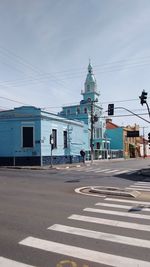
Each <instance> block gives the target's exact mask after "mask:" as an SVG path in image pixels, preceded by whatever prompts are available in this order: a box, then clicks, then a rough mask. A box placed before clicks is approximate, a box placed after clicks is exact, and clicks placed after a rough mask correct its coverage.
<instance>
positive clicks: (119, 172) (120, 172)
mask: <svg viewBox="0 0 150 267" xmlns="http://www.w3.org/2000/svg"><path fill="white" fill-rule="evenodd" d="M128 171H129V170H124V171H118V172H116V174H122V173H126V172H128Z"/></svg>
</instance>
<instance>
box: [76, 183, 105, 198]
mask: <svg viewBox="0 0 150 267" xmlns="http://www.w3.org/2000/svg"><path fill="white" fill-rule="evenodd" d="M86 188H90V186H87V187H80V188H76V189H75V190H74V191H75V192H76V193H78V194H81V195H87V196H92V197H100V198H105V197H106V195H100V194H96V193H94V194H92V193H90V192H89V193H88V192H87V193H85V192H82V190H84V189H86Z"/></svg>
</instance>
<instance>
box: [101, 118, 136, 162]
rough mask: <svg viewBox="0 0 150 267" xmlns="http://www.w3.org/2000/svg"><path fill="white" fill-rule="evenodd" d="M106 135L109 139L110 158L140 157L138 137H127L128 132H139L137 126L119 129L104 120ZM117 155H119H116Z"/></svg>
mask: <svg viewBox="0 0 150 267" xmlns="http://www.w3.org/2000/svg"><path fill="white" fill-rule="evenodd" d="M106 128H107V131H106V134H107V137H108V138H109V139H110V148H111V157H112V158H114V157H118V156H119V157H120V156H121V157H124V158H136V157H140V156H141V153H140V140H141V138H140V137H128V132H132V131H139V125H136V124H135V125H134V126H130V125H128V126H126V127H120V126H118V125H116V124H114V123H113V122H112V120H111V119H107V120H106ZM116 153H117V154H118V153H119V155H117V154H116Z"/></svg>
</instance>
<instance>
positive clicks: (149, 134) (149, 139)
mask: <svg viewBox="0 0 150 267" xmlns="http://www.w3.org/2000/svg"><path fill="white" fill-rule="evenodd" d="M148 143H149V148H150V133H148Z"/></svg>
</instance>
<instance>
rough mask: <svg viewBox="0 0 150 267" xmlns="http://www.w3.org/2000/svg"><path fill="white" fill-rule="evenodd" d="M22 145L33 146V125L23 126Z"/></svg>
mask: <svg viewBox="0 0 150 267" xmlns="http://www.w3.org/2000/svg"><path fill="white" fill-rule="evenodd" d="M22 146H23V147H33V146H34V140H33V127H31V126H29V127H28V126H25V127H22Z"/></svg>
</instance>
